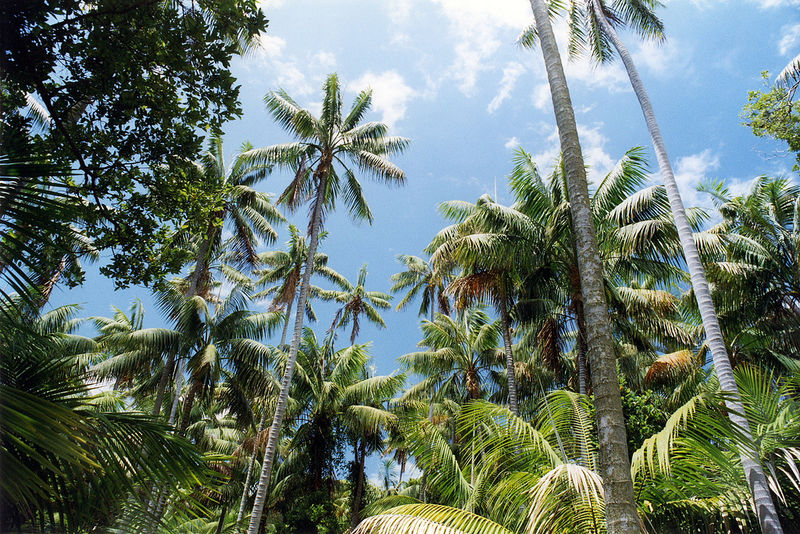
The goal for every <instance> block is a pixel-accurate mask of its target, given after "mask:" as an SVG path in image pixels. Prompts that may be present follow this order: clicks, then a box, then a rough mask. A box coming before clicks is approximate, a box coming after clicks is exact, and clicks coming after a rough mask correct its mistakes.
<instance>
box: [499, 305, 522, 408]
mask: <svg viewBox="0 0 800 534" xmlns="http://www.w3.org/2000/svg"><path fill="white" fill-rule="evenodd" d="M501 300H502V304H501V309H500V321H501V323H502V325H501V326H502V328H503V346H504V348H505V353H506V374H508V409H509V410H511V413H513V414H514V415H519V404H518V401H517V374H516V366H515V365H514V352H513V351H512V348H511V319H510V317H509V315H508V296H507V295H506V294H505V291H504V292H503V295H501Z"/></svg>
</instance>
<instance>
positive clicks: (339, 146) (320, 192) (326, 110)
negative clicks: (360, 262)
mask: <svg viewBox="0 0 800 534" xmlns="http://www.w3.org/2000/svg"><path fill="white" fill-rule="evenodd" d="M324 92H325V94H324V96H323V101H322V113H321V115H320V117H319V118H317V117H315V116H314V115H313V114H312V113H311V112H310V111H308V110H305V109H303V108H302V107H300V105H298V104H297V103H296V102H295V101H294V100H293V99H292V98H291V97H290V96H289V95H288V94H286V92H285V91H282V90H281V91H276V92H271V93H269V94H268V95H267V96H266V98H265V101H266V104H267V109H268V110H269V112H270V113H271V114H272V116H273V118H274V119H275V120H276V121H277V122H278V123H279V124H280V125H281V126H283V127H284V128H286V129H287V130H288V131H289V132H290V133H291V134H293V135H294V136H295V137H296V138H297V139H298V141H296V142H293V143H286V144H282V145H275V146H271V147H266V148H259V149H254V150H251V151H249V152H248V153H247V154H246V157H247V158H248V160H250V161H253V162H257V163H259V162H260V163H275V164H278V165H281V166H284V167H287V168H289V169H291V170H292V171H294V179H293V180H292V182H291V183H290V184H289V186H288V187H287V188H286V190H285V191H284V192H283V194H282V195H281V197H280V200H281V201H283V202H284V203H286V204H287V205H288V206H289V207H290V208H292V209H294V208H297V207H299V206H300V205H302V204H303V203H305V202H306V201H310V204H311V206H310V210H311V217H310V221H309V245H308V257H307V258H306V267H305V269H304V271H303V277H302V279H301V282H300V293H299V295H298V299H297V309H298V310H305V306H306V301H307V299H308V293H309V288H310V280H311V274H312V273H313V263H314V257H315V254H316V252H317V245H318V242H319V234H320V232H321V230H322V225H323V221H324V218H325V215H326V212H327V211H328V210H330V209H332V208H333V206H334V201H335V200H336V197H337V196H339V195H342V197H343V199H344V201H345V203H346V204H347V206H348V208H349V211H350V213H351V215H352V216H353V217H355V218H357V219H366V220H370V221H371V220H372V212H371V211H370V209H369V206H368V205H367V202H366V199H365V198H364V195H363V191H362V188H361V184H360V183H359V182H358V180H357V178H356V175H355V173H354V172H353V171H352V170H351V169H350V168H348V167H347V165H346V164H345V162H346V161H348V160H349V161H351V162H354V163H356V164H357V165H358V166H359V167H360V168H361V169H362V170H363V171H366V172H368V173H371V174H372V175H373V176H374V177H375V178H376V179H378V180H379V181H383V182H387V183H390V184H401V183H403V182H404V180H405V174H404V173H403V171H402V170H401V169H400V168H399V167H397V166H395V165H394V164H392V163H391V162H390V161H389V160H388V159H387V158H388V157H390V156H392V155H394V154H398V153H400V152H402V151H403V149H404V148H405V147H406V146H407V145H408V140H407V139H404V138H400V137H390V136H387V135H386V133H387V131H388V128H387V127H386V125H384V124H382V123H375V122H370V123H365V124H359V123H360V122H361V120H362V119H363V117H364V115H365V113H366V112H367V110H368V109H369V106H370V103H371V101H372V92H371V91H362V92H361V93H359V95H358V96H357V97H356V100H355V103H354V104H353V107H352V108H351V110H350V112H349V113H348V115H347V116H344V117H343V116H342V98H341V92H340V87H339V78H338V77H337V76H336V75H335V74H332V75H330V76H328V78H327V79H326V81H325V85H324ZM337 167H340V168H341V169H342V171H343V173H341V174H340V171H338V170H337ZM303 318H304V314H303V313H295V326H294V333H293V336H292V343H291V345H290V347H289V358H288V361H287V365H286V369H285V374H284V378H283V382H282V383H281V395H280V397H279V399H278V406H277V408H276V410H275V416H274V417H273V420H272V427H271V429H270V434H269V441H268V443H267V450H266V452H265V454H264V462H263V467H262V470H261V477H260V479H259V484H258V492H257V494H256V501H255V504H254V506H253V513H252V514H251V517H250V526H249V528H248V533H249V534H256V532H257V531H258V526H259V524H260V522H261V514H262V511H263V508H264V500H265V498H266V491H267V485H268V484H269V478H270V474H271V472H272V463H273V460H274V456H275V447H276V445H277V442H278V437H279V434H280V429H281V425H282V424H283V414H284V412H285V410H286V400H287V399H288V395H289V387H290V385H291V381H292V376H293V374H294V367H295V363H296V359H297V351H298V348H299V346H300V340H301V337H302V333H303Z"/></svg>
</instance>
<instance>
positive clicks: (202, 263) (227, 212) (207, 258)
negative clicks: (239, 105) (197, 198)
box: [185, 137, 285, 300]
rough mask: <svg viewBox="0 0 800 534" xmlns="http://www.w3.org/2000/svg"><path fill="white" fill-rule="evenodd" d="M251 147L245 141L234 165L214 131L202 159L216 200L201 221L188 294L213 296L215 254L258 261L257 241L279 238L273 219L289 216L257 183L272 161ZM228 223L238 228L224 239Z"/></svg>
mask: <svg viewBox="0 0 800 534" xmlns="http://www.w3.org/2000/svg"><path fill="white" fill-rule="evenodd" d="M250 148H252V147H251V146H250V145H249V144H245V145H243V146H242V151H241V152H240V153H239V154H237V155H236V156H235V157H234V160H233V163H232V164H231V166H230V167H228V166H227V164H226V162H225V157H224V151H223V147H222V139H221V138H220V137H213V138H211V140H210V142H209V149H208V151H207V152H206V153H205V154H204V155H203V156H202V158H201V159H200V161H199V162H197V163H196V167H197V168H198V171H199V172H200V175H201V177H202V180H203V181H204V182H205V185H206V187H207V188H209V189H211V190H212V192H213V197H214V202H216V205H214V206H211V207H209V208H208V210H209V211H208V212H205V213H203V217H204V220H203V221H199V222H198V223H197V224H198V225H199V226H204V227H205V229H204V231H203V232H202V233H201V234H200V235H198V236H196V237H195V238H194V239H195V241H196V251H195V253H194V257H193V261H194V268H193V269H192V271H191V272H190V273H189V277H188V279H187V287H186V291H185V292H186V295H187V296H188V297H193V296H195V295H200V296H201V297H203V298H204V299H206V300H208V299H209V297H210V295H211V288H212V284H211V268H212V262H213V260H214V259H219V258H222V257H223V256H227V259H228V263H229V264H232V265H237V266H242V265H245V266H249V267H254V266H256V265H258V260H259V259H258V255H257V254H256V247H257V246H258V243H259V239H260V240H263V241H264V242H265V243H273V242H274V241H275V239H276V238H277V234H276V233H275V230H274V228H273V227H272V224H274V223H277V222H282V221H284V220H285V219H284V217H283V215H281V213H280V212H279V211H278V210H277V209H275V207H274V206H273V205H272V202H271V201H270V197H269V195H267V194H266V193H262V192H259V191H256V190H255V189H253V186H254V185H255V184H257V183H258V182H260V181H261V180H263V179H265V178H266V177H267V175H268V174H269V173H270V172H271V170H272V167H271V166H270V165H267V164H265V163H257V162H253V161H252V160H250V159H249V158H247V157H245V154H246V153H247V151H248V150H249V149H250ZM226 224H227V225H228V226H229V227H230V228H231V230H232V231H233V235H232V237H230V238H229V239H223V232H222V228H223V226H224V225H226ZM226 253H227V254H226Z"/></svg>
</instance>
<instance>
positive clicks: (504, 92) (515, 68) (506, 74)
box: [486, 61, 525, 113]
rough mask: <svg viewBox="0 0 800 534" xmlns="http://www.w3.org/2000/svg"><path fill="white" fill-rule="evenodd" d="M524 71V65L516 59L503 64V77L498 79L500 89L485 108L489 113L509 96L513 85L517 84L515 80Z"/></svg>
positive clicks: (496, 108)
mask: <svg viewBox="0 0 800 534" xmlns="http://www.w3.org/2000/svg"><path fill="white" fill-rule="evenodd" d="M524 72H525V67H524V66H522V64H520V63H517V62H516V61H512V62H510V63H508V65H506V66H505V68H504V69H503V79H502V80H500V89H499V90H498V91H497V94H496V95H495V97H494V98H493V99H492V101H491V102H489V106H488V107H487V108H486V109H487V110H488V111H489V113H494V112H495V111H497V110H498V109H499V108H500V105H501V104H502V103H503V101H504V100H505V99H507V98H508V97H509V96H511V91H513V90H514V87H515V86H516V85H517V80H518V79H519V77H520V76H521V75H522V73H524Z"/></svg>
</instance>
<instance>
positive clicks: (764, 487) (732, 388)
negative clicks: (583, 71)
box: [592, 0, 783, 534]
mask: <svg viewBox="0 0 800 534" xmlns="http://www.w3.org/2000/svg"><path fill="white" fill-rule="evenodd" d="M592 8H593V9H594V12H595V14H596V16H597V19H598V21H599V22H600V25H601V27H602V29H603V31H604V32H605V33H606V35H608V36H609V37H610V38H611V42H612V43H613V45H614V48H615V49H616V50H617V52H618V53H619V55H620V58H621V59H622V63H623V64H624V65H625V69H626V71H627V72H628V77H629V78H630V81H631V86H632V87H633V91H634V93H636V98H637V99H638V100H639V105H640V106H641V108H642V114H643V115H644V119H645V122H646V123H647V130H648V131H649V132H650V138H651V140H652V142H653V147H654V149H655V152H656V158H657V159H658V166H659V170H660V171H661V176H662V177H663V179H664V186H665V187H666V190H667V196H668V198H669V204H670V209H671V210H672V216H673V217H674V219H675V226H676V227H677V229H678V236H679V237H680V241H681V246H682V247H683V254H684V256H685V257H686V265H687V267H688V268H689V275H690V277H691V280H692V288H693V289H694V294H695V298H696V299H697V305H698V308H700V316H701V317H702V320H703V328H704V329H705V331H706V338H707V339H708V345H709V348H710V349H711V356H712V358H713V360H714V371H715V372H716V374H717V377H718V378H719V383H720V388H721V389H722V391H724V392H725V393H726V394H727V395H728V397H727V400H726V401H725V404H726V406H727V408H728V417H729V418H730V420H731V422H732V423H733V424H735V425H736V426H738V427H739V428H740V430H741V431H742V432H743V433H744V434H745V436H746V437H747V438H748V441H749V442H752V433H751V431H750V425H749V423H748V422H747V419H746V418H745V417H744V415H743V414H744V406H743V405H742V400H741V397H740V396H739V389H738V386H737V385H736V379H735V378H734V375H733V367H732V366H731V362H730V358H729V357H728V350H727V348H726V347H725V342H724V340H723V338H722V329H721V328H720V326H719V320H718V318H717V314H716V311H715V309H714V302H713V300H712V299H711V290H710V289H709V286H708V281H707V280H706V273H705V270H704V269H703V264H702V262H701V261H700V255H699V253H698V251H697V245H696V244H695V242H694V237H693V235H692V227H691V225H690V224H689V220H688V218H687V217H686V211H685V210H684V206H683V200H682V199H681V195H680V191H679V190H678V184H677V182H676V181H675V175H674V173H673V171H672V165H671V164H670V161H669V157H668V156H667V148H666V145H665V143H664V139H663V138H662V136H661V130H660V129H659V127H658V122H657V121H656V114H655V111H654V110H653V105H652V104H651V102H650V96H649V95H648V94H647V90H646V89H645V87H644V83H642V79H641V78H640V77H639V71H638V70H637V68H636V65H635V64H634V62H633V58H632V57H631V55H630V53H629V52H628V49H627V47H626V46H625V44H624V43H623V42H622V40H621V39H620V38H619V36H618V35H617V32H616V30H614V27H613V26H612V25H611V23H610V22H609V21H608V19H607V18H606V15H605V12H604V10H603V8H602V6H601V5H600V3H599V2H598V0H592ZM740 454H741V455H740V457H741V460H742V467H743V468H744V473H745V477H746V479H747V483H748V485H749V486H750V491H751V494H752V497H753V503H754V505H755V510H756V515H757V516H758V522H759V524H760V525H761V530H762V532H764V533H765V534H781V533H782V532H783V529H782V527H781V524H780V521H779V519H778V512H777V510H776V509H775V504H774V502H773V501H772V495H771V493H770V489H769V485H768V483H767V478H766V476H765V475H764V469H763V468H762V466H761V463H760V462H759V461H758V460H757V459H758V454H757V451H755V450H754V449H753V448H752V446H748V447H745V448H743V449H742V451H741V453H740Z"/></svg>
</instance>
